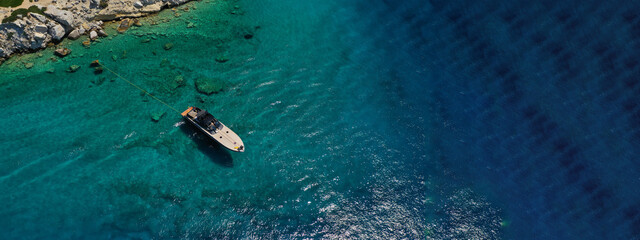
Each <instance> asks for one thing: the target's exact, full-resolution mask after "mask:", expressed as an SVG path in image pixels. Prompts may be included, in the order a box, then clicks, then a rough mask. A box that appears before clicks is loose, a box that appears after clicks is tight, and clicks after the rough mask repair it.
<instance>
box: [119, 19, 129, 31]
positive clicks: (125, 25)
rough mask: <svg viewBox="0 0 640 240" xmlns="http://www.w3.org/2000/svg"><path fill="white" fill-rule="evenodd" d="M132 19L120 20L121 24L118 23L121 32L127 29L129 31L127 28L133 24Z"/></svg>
mask: <svg viewBox="0 0 640 240" xmlns="http://www.w3.org/2000/svg"><path fill="white" fill-rule="evenodd" d="M131 23H132V21H131V19H128V18H125V19H122V21H120V25H118V32H119V33H123V32H125V31H127V29H129V27H130V26H131Z"/></svg>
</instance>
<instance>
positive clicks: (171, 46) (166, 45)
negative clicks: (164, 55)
mask: <svg viewBox="0 0 640 240" xmlns="http://www.w3.org/2000/svg"><path fill="white" fill-rule="evenodd" d="M172 48H173V43H167V44H165V45H164V50H169V49H172Z"/></svg>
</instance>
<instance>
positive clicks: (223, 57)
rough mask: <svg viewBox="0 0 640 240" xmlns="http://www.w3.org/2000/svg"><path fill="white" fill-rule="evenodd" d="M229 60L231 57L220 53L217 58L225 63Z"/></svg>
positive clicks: (217, 60)
mask: <svg viewBox="0 0 640 240" xmlns="http://www.w3.org/2000/svg"><path fill="white" fill-rule="evenodd" d="M226 61H229V58H228V57H227V56H225V55H220V56H218V57H217V58H216V62H219V63H223V62H226Z"/></svg>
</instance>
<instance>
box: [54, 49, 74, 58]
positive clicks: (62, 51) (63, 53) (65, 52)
mask: <svg viewBox="0 0 640 240" xmlns="http://www.w3.org/2000/svg"><path fill="white" fill-rule="evenodd" d="M70 53H71V49H68V48H58V49H56V50H55V51H54V52H53V54H55V55H56V56H58V57H65V56H67V55H69V54H70Z"/></svg>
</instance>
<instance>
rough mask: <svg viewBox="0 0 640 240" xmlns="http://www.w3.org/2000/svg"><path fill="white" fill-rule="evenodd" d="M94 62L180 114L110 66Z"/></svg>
mask: <svg viewBox="0 0 640 240" xmlns="http://www.w3.org/2000/svg"><path fill="white" fill-rule="evenodd" d="M96 63H98V65H100V66H101V67H102V68H104V69H106V70H107V71H109V72H111V73H113V75H116V76H117V77H118V78H120V79H122V80H124V81H125V82H127V83H129V84H131V86H134V87H136V88H137V89H139V90H140V91H142V92H144V93H145V94H147V95H149V96H151V97H152V98H153V99H155V100H156V101H158V102H160V103H162V104H164V105H165V106H167V107H169V108H171V110H173V111H174V112H177V113H178V114H181V112H180V111H178V109H175V108H174V107H172V106H171V105H169V104H167V103H166V102H164V101H162V100H160V99H159V98H157V97H156V96H153V94H151V93H149V92H147V91H146V90H144V89H142V88H141V87H139V86H138V85H135V84H134V83H132V82H131V81H129V80H127V79H126V78H124V77H123V76H120V74H118V73H117V72H115V71H113V70H111V68H108V67H107V66H105V65H104V64H102V63H101V62H100V61H97V60H96Z"/></svg>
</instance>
